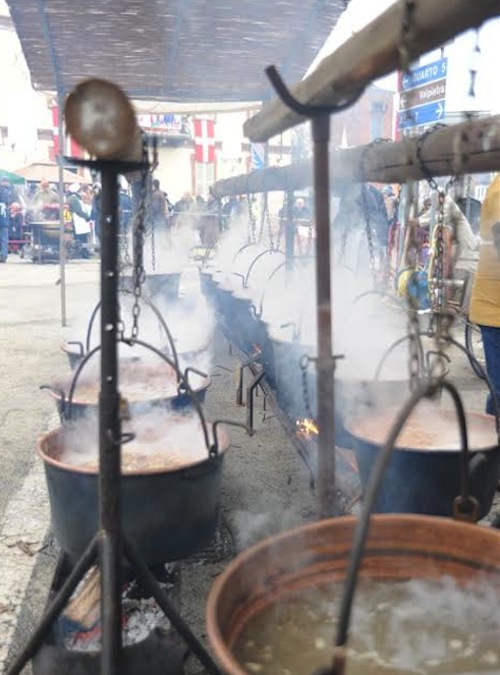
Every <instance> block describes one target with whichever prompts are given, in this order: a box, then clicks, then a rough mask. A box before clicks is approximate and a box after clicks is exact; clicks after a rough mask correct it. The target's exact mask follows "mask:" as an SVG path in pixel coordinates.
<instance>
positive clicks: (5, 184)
mask: <svg viewBox="0 0 500 675" xmlns="http://www.w3.org/2000/svg"><path fill="white" fill-rule="evenodd" d="M10 188H11V186H10V181H9V180H8V179H7V178H2V181H1V182H0V263H4V262H7V257H8V255H9V212H10V204H11V201H12V199H11V197H12V195H11V189H10Z"/></svg>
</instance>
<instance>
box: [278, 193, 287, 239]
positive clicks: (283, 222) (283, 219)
mask: <svg viewBox="0 0 500 675" xmlns="http://www.w3.org/2000/svg"><path fill="white" fill-rule="evenodd" d="M279 220H280V222H279V227H278V236H277V238H276V251H279V250H280V245H281V237H282V236H283V231H284V229H285V227H287V226H288V225H287V224H288V197H287V193H286V192H284V193H283V206H282V207H281V217H280V219H279Z"/></svg>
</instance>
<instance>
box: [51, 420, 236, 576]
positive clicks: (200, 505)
mask: <svg viewBox="0 0 500 675" xmlns="http://www.w3.org/2000/svg"><path fill="white" fill-rule="evenodd" d="M139 421H140V419H139ZM172 423H173V424H175V421H172ZM76 424H77V423H76ZM71 433H72V429H71V426H70V425H67V426H65V427H62V428H59V429H56V430H55V431H51V432H50V433H48V434H46V435H45V436H43V437H42V438H41V439H40V441H39V443H38V453H39V455H40V457H41V458H42V460H43V462H44V465H45V475H46V479H47V486H48V492H49V499H50V506H51V514H52V527H53V530H54V534H55V536H56V539H57V541H58V543H59V545H60V546H61V548H62V549H63V550H64V551H66V552H67V553H68V555H69V556H70V557H71V558H72V559H75V560H76V559H77V558H78V557H79V556H80V555H81V554H82V553H83V551H84V550H85V549H86V547H87V546H88V544H89V543H90V541H91V540H92V538H93V537H94V536H95V533H96V530H97V527H98V474H97V471H96V470H95V469H89V468H85V467H84V466H83V467H82V466H78V465H74V464H68V463H66V462H64V461H63V460H62V459H61V456H62V454H63V452H64V450H65V443H66V442H67V439H68V438H71V436H70V434H71ZM73 433H74V432H73ZM218 439H219V440H218V442H217V444H216V446H209V449H207V450H206V457H205V459H202V460H200V461H197V462H195V463H193V464H191V465H186V466H182V468H180V469H177V470H175V469H171V470H168V469H165V470H159V469H155V470H151V471H142V472H141V473H125V474H123V475H122V482H121V485H122V504H123V507H122V508H123V516H122V517H123V521H122V522H123V528H124V532H125V534H126V535H127V537H128V538H129V539H130V541H131V542H132V543H133V545H134V546H135V548H136V550H137V551H138V552H139V553H140V554H141V555H142V556H143V558H144V560H145V561H146V562H147V563H148V564H156V563H160V562H164V561H168V560H177V559H180V558H185V557H188V556H189V555H192V554H193V553H194V552H195V551H197V550H199V549H200V548H202V547H203V546H204V545H206V544H208V543H209V541H210V540H211V539H212V537H213V536H214V534H215V531H216V528H217V525H218V519H219V506H220V492H221V478H222V466H223V458H224V453H225V451H226V450H227V448H228V447H229V437H228V435H227V434H226V433H225V432H224V431H223V430H219V431H218ZM193 442H194V443H196V442H199V435H198V441H196V440H195V439H193ZM202 442H203V441H202ZM214 447H215V450H214Z"/></svg>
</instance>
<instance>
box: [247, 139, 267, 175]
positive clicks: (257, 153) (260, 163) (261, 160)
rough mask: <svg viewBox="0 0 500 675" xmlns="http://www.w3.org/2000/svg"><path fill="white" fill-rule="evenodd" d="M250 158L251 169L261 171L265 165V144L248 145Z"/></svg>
mask: <svg viewBox="0 0 500 675" xmlns="http://www.w3.org/2000/svg"><path fill="white" fill-rule="evenodd" d="M250 157H251V167H252V169H263V168H264V167H265V165H266V145H265V143H250Z"/></svg>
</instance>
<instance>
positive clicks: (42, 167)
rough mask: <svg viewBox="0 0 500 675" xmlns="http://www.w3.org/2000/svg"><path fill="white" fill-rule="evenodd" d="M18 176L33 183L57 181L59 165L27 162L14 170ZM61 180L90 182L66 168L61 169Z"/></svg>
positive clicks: (66, 181)
mask: <svg viewBox="0 0 500 675" xmlns="http://www.w3.org/2000/svg"><path fill="white" fill-rule="evenodd" d="M16 173H17V174H18V176H22V177H23V179H25V180H27V181H31V182H33V183H40V182H41V181H42V180H48V181H49V182H50V183H58V182H59V166H58V165H57V164H49V163H43V162H40V163H38V164H37V163H35V164H28V166H25V167H23V168H22V169H18V170H17V171H16ZM63 180H64V182H65V183H90V182H91V181H90V180H88V179H87V178H84V177H82V176H81V175H79V174H77V173H73V172H72V171H69V170H68V169H64V171H63Z"/></svg>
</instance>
